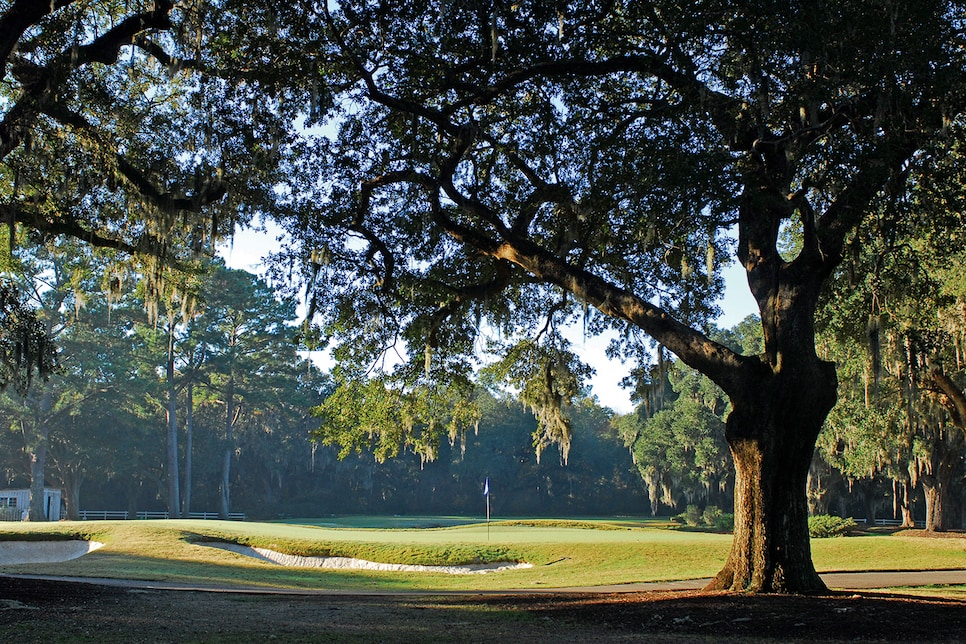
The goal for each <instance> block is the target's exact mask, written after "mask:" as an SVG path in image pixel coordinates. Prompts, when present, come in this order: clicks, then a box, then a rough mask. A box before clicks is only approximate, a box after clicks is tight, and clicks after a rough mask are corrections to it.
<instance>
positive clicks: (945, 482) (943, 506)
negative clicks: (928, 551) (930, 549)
mask: <svg viewBox="0 0 966 644" xmlns="http://www.w3.org/2000/svg"><path fill="white" fill-rule="evenodd" d="M963 443H964V438H963V434H962V432H959V431H953V432H952V433H951V434H949V435H947V436H946V437H945V438H942V437H941V438H939V439H938V440H937V441H936V445H935V448H934V453H935V455H936V456H937V458H936V461H938V462H937V463H936V465H935V467H934V472H933V474H931V475H930V474H927V475H925V476H923V477H922V478H921V480H922V489H923V492H924V493H925V497H926V530H928V531H929V532H944V531H946V530H949V529H950V528H958V527H959V523H961V521H960V520H959V517H958V516H956V515H957V514H958V512H957V510H958V508H957V507H956V504H955V501H954V499H953V497H954V495H955V493H956V491H957V489H956V485H955V481H956V478H957V476H956V475H957V473H958V470H959V467H960V464H961V462H962V454H963Z"/></svg>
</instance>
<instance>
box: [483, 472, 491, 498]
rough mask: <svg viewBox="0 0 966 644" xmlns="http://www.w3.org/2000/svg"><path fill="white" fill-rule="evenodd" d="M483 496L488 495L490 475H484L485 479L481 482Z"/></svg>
mask: <svg viewBox="0 0 966 644" xmlns="http://www.w3.org/2000/svg"><path fill="white" fill-rule="evenodd" d="M483 496H490V477H489V476H488V477H486V481H484V482H483Z"/></svg>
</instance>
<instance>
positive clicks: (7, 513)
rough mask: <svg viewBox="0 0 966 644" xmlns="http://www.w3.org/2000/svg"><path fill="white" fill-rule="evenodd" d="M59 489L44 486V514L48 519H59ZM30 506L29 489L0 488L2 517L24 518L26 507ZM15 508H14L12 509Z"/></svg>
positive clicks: (60, 494) (60, 497) (60, 495)
mask: <svg viewBox="0 0 966 644" xmlns="http://www.w3.org/2000/svg"><path fill="white" fill-rule="evenodd" d="M61 499H62V493H61V491H60V490H58V489H55V488H50V487H45V488H44V515H45V516H46V517H47V520H48V521H60V515H61ZM29 507H30V490H29V489H22V490H0V510H2V515H3V516H4V517H10V518H8V519H7V520H8V521H9V520H11V519H14V518H15V519H21V520H22V519H25V518H26V517H27V508H29ZM14 508H16V510H14Z"/></svg>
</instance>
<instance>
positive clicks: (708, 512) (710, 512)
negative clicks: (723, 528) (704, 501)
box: [701, 505, 724, 528]
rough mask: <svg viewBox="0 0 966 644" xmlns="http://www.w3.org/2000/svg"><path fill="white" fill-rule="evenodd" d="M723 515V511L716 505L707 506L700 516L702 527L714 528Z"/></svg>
mask: <svg viewBox="0 0 966 644" xmlns="http://www.w3.org/2000/svg"><path fill="white" fill-rule="evenodd" d="M723 514H724V511H723V510H722V509H721V508H719V507H718V506H716V505H709V506H707V507H706V508H705V509H704V513H703V514H702V515H701V520H702V521H703V522H704V525H706V526H710V527H712V528H713V527H715V526H716V525H717V523H718V518H719V517H721V515H723Z"/></svg>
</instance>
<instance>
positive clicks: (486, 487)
mask: <svg viewBox="0 0 966 644" xmlns="http://www.w3.org/2000/svg"><path fill="white" fill-rule="evenodd" d="M483 496H485V497H486V538H487V540H489V539H490V477H489V476H488V477H486V480H485V481H483Z"/></svg>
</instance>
